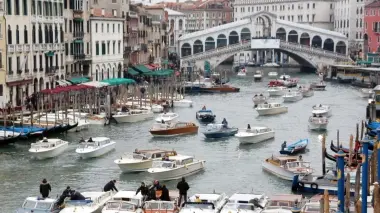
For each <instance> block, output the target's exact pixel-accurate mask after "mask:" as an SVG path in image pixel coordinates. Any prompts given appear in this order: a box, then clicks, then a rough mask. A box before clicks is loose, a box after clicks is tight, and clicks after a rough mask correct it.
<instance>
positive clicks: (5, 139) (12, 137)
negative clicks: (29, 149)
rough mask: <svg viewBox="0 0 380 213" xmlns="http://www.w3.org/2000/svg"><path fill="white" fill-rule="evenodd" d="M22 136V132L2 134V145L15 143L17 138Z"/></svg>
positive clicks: (0, 140)
mask: <svg viewBox="0 0 380 213" xmlns="http://www.w3.org/2000/svg"><path fill="white" fill-rule="evenodd" d="M20 136H21V134H20V133H18V134H16V135H9V136H0V146H5V145H8V144H12V143H15V142H16V141H17V140H19V138H20Z"/></svg>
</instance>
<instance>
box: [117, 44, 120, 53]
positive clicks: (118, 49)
mask: <svg viewBox="0 0 380 213" xmlns="http://www.w3.org/2000/svg"><path fill="white" fill-rule="evenodd" d="M117 53H118V54H120V41H119V42H118V44H117Z"/></svg>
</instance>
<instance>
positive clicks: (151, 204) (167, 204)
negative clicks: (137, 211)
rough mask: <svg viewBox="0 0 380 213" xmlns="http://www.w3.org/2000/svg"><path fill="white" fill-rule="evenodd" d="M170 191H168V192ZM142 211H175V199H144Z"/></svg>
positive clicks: (150, 212) (174, 212)
mask: <svg viewBox="0 0 380 213" xmlns="http://www.w3.org/2000/svg"><path fill="white" fill-rule="evenodd" d="M169 193H170V192H169ZM143 212H144V213H177V212H178V208H177V205H176V201H163V200H150V201H145V203H144V207H143Z"/></svg>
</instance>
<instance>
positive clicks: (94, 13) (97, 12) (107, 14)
mask: <svg viewBox="0 0 380 213" xmlns="http://www.w3.org/2000/svg"><path fill="white" fill-rule="evenodd" d="M102 10H103V9H102V8H92V14H91V15H92V16H93V17H106V18H114V17H115V16H113V14H112V12H107V11H106V10H104V15H102Z"/></svg>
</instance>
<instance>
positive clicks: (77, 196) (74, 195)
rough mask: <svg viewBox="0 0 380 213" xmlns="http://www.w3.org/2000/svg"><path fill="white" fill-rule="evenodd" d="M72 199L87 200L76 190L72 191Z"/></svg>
mask: <svg viewBox="0 0 380 213" xmlns="http://www.w3.org/2000/svg"><path fill="white" fill-rule="evenodd" d="M70 199H71V200H86V198H85V197H84V196H83V195H82V194H81V193H79V192H77V191H75V190H72V191H71V196H70Z"/></svg>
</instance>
